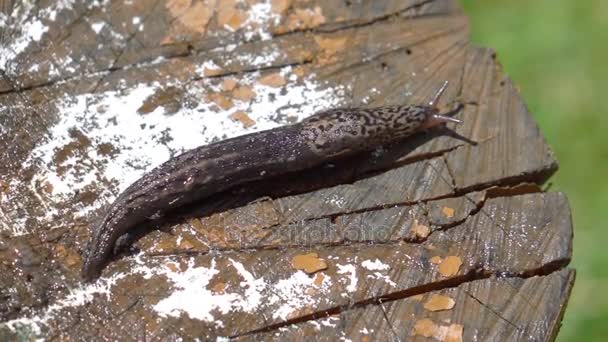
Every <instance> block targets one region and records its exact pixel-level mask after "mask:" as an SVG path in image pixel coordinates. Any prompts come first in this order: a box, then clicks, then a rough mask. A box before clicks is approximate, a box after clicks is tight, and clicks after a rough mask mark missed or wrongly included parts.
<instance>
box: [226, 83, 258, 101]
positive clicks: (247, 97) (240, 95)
mask: <svg viewBox="0 0 608 342" xmlns="http://www.w3.org/2000/svg"><path fill="white" fill-rule="evenodd" d="M232 97H233V98H235V99H237V100H241V101H251V100H252V99H253V98H254V97H255V91H253V89H251V87H249V86H241V87H238V88H236V89H234V91H233V92H232Z"/></svg>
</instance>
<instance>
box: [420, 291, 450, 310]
mask: <svg viewBox="0 0 608 342" xmlns="http://www.w3.org/2000/svg"><path fill="white" fill-rule="evenodd" d="M455 304H456V302H455V301H454V300H453V299H452V298H450V297H448V296H443V295H433V296H432V297H431V298H430V299H429V300H428V301H427V302H426V303H424V308H425V309H427V310H429V311H443V310H451V309H452V308H453V307H454V305H455Z"/></svg>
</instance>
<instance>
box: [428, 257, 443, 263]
mask: <svg viewBox="0 0 608 342" xmlns="http://www.w3.org/2000/svg"><path fill="white" fill-rule="evenodd" d="M429 261H430V262H431V263H433V264H435V265H439V264H441V262H442V261H443V259H442V258H441V257H440V256H439V255H435V256H434V257H432V258H431V259H430V260H429Z"/></svg>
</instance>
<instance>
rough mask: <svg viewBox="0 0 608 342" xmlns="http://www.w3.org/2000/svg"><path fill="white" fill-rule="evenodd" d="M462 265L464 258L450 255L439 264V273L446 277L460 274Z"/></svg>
mask: <svg viewBox="0 0 608 342" xmlns="http://www.w3.org/2000/svg"><path fill="white" fill-rule="evenodd" d="M460 266H462V260H461V259H460V257H457V256H449V257H447V258H445V259H443V261H442V262H441V264H439V273H441V275H442V276H444V277H451V276H453V275H456V274H458V271H459V270H460Z"/></svg>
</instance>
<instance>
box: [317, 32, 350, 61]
mask: <svg viewBox="0 0 608 342" xmlns="http://www.w3.org/2000/svg"><path fill="white" fill-rule="evenodd" d="M314 39H315V42H316V43H317V45H319V48H320V49H321V51H322V53H321V54H320V55H319V56H318V57H317V62H318V63H319V64H321V65H326V64H329V63H331V62H333V61H335V60H336V59H337V58H336V55H337V54H338V53H339V52H341V51H343V50H344V48H345V46H346V41H347V38H346V37H341V38H323V37H321V36H315V37H314Z"/></svg>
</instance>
